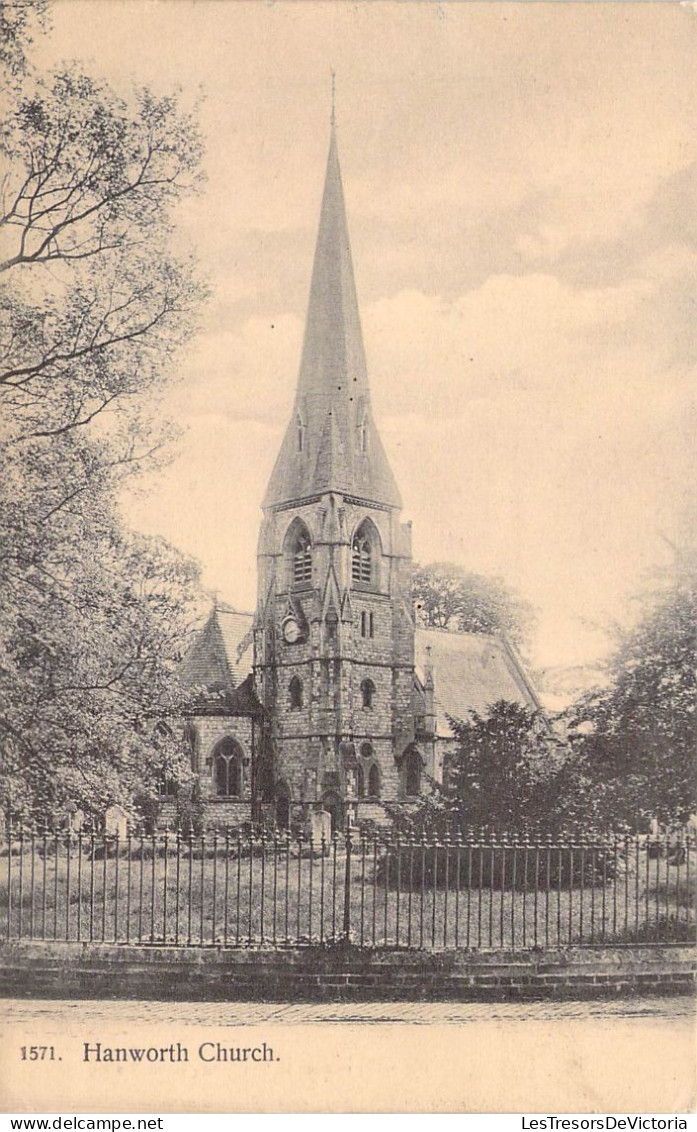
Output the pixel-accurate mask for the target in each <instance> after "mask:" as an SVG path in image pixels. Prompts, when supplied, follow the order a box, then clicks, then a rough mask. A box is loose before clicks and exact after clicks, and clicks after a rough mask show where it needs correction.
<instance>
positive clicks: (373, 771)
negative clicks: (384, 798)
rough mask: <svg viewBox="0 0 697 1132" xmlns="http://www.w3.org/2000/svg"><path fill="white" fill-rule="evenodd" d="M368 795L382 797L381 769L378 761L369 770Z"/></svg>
mask: <svg viewBox="0 0 697 1132" xmlns="http://www.w3.org/2000/svg"><path fill="white" fill-rule="evenodd" d="M368 795H369V796H370V797H371V798H379V797H380V771H379V770H378V764H377V763H373V765H372V766H371V768H370V770H369V771H368Z"/></svg>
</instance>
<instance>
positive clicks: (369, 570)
mask: <svg viewBox="0 0 697 1132" xmlns="http://www.w3.org/2000/svg"><path fill="white" fill-rule="evenodd" d="M351 579H352V581H353V582H354V584H357V585H361V584H362V585H370V583H371V581H372V580H373V548H372V545H371V542H370V539H369V538H368V536H367V534H366V532H365V528H364V527H361V528H360V530H359V531H357V532H356V534H355V535H354V539H353V546H352V548H351Z"/></svg>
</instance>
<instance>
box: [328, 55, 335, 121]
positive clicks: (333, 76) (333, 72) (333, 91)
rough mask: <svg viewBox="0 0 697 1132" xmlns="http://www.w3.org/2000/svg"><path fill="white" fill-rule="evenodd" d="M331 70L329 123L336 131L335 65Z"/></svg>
mask: <svg viewBox="0 0 697 1132" xmlns="http://www.w3.org/2000/svg"><path fill="white" fill-rule="evenodd" d="M331 71H332V112H331V117H330V119H329V124H330V125H331V128H332V132H334V130H335V129H336V71H335V70H334V68H333V67H332V69H331Z"/></svg>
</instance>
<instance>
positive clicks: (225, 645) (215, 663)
mask: <svg viewBox="0 0 697 1132" xmlns="http://www.w3.org/2000/svg"><path fill="white" fill-rule="evenodd" d="M253 620H254V616H253V614H251V613H240V612H238V611H237V610H236V609H233V608H232V607H231V606H229V605H220V604H219V605H217V606H215V607H214V608H213V609H212V610H211V613H210V615H209V617H208V620H207V621H206V624H205V625H204V626H203V628H202V630H201V632H200V633H199V634H198V636H197V637H196V639H195V640H194V643H193V645H192V646H191V648H190V649H189V651H188V653H187V654H186V656H185V657H184V660H183V661H182V665H181V668H180V672H179V678H180V680H181V682H182V684H184V686H185V687H187V688H211V689H216V690H219V689H222V690H225V691H227V692H232V691H234V690H235V689H236V688H237V687H239V685H240V684H242V682H243V681H244V680H245V679H246V678H247V677H248V676H249V675H250V674H251V671H252V663H253V647H252V646H253V641H252V622H253Z"/></svg>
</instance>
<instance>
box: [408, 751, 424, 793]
mask: <svg viewBox="0 0 697 1132" xmlns="http://www.w3.org/2000/svg"><path fill="white" fill-rule="evenodd" d="M404 791H405V793H406V794H408V795H409V796H410V797H414V796H415V795H417V794H419V793H420V791H421V757H420V755H419V753H418V751H410V752H409V754H408V755H407V757H406V759H405V760H404Z"/></svg>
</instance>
